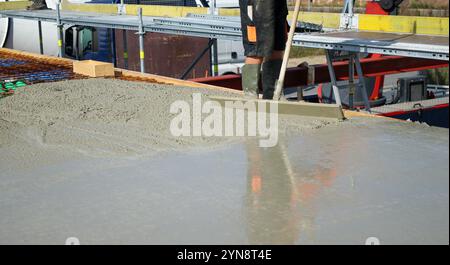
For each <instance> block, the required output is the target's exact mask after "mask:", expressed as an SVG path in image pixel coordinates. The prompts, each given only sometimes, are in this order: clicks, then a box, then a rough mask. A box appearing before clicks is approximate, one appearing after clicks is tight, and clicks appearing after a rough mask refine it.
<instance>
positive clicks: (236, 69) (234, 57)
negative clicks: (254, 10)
mask: <svg viewBox="0 0 450 265" xmlns="http://www.w3.org/2000/svg"><path fill="white" fill-rule="evenodd" d="M196 2H197V6H199V7H209V6H210V4H211V2H212V0H196ZM216 8H239V0H216ZM217 46H218V51H219V54H218V56H219V75H227V74H239V73H240V69H241V67H242V66H243V65H244V61H245V56H244V47H243V45H242V42H240V41H229V40H218V43H217Z"/></svg>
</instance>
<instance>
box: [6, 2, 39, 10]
mask: <svg viewBox="0 0 450 265" xmlns="http://www.w3.org/2000/svg"><path fill="white" fill-rule="evenodd" d="M29 5H31V2H30V1H13V2H11V1H8V2H0V10H14V9H25V8H26V7H27V6H29Z"/></svg>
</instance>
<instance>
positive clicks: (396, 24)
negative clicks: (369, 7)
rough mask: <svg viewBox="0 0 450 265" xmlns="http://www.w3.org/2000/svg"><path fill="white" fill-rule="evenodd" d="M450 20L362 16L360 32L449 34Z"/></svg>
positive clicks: (360, 17) (360, 18)
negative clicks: (449, 24)
mask: <svg viewBox="0 0 450 265" xmlns="http://www.w3.org/2000/svg"><path fill="white" fill-rule="evenodd" d="M448 23H449V19H448V18H441V17H415V16H382V15H360V16H359V30H362V31H381V32H395V33H412V34H424V35H444V36H448V34H449V26H448Z"/></svg>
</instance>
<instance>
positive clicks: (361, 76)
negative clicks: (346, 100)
mask: <svg viewBox="0 0 450 265" xmlns="http://www.w3.org/2000/svg"><path fill="white" fill-rule="evenodd" d="M355 65H356V72H357V73H358V79H359V83H360V88H361V89H362V96H363V99H364V105H365V107H366V111H368V112H371V110H370V102H369V97H368V96H367V87H366V82H365V77H364V74H363V70H362V67H361V63H360V61H359V54H355Z"/></svg>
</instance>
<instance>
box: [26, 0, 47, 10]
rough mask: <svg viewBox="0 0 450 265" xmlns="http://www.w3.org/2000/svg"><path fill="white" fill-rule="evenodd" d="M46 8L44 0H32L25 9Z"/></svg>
mask: <svg viewBox="0 0 450 265" xmlns="http://www.w3.org/2000/svg"><path fill="white" fill-rule="evenodd" d="M44 9H48V7H47V4H46V3H45V0H33V3H32V4H31V5H30V6H27V10H44Z"/></svg>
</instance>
